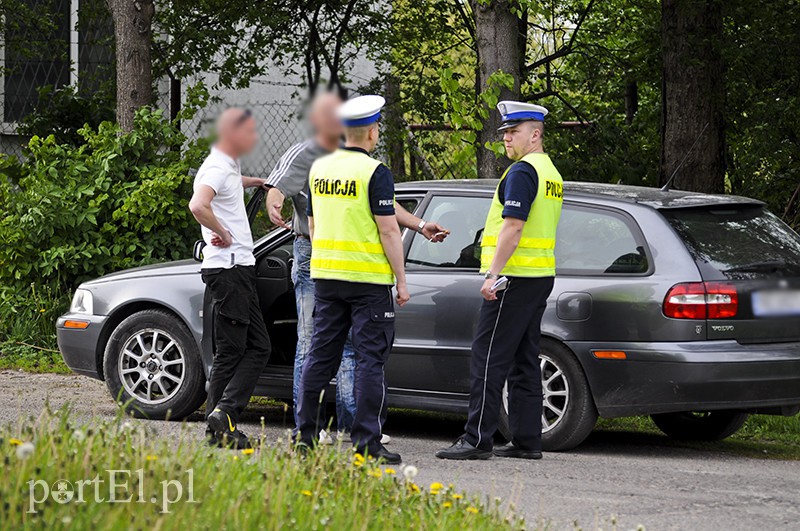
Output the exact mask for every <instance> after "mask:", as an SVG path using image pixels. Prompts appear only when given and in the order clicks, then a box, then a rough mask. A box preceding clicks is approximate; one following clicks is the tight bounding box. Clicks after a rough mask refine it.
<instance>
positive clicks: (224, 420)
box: [189, 108, 271, 448]
mask: <svg viewBox="0 0 800 531" xmlns="http://www.w3.org/2000/svg"><path fill="white" fill-rule="evenodd" d="M217 136H218V138H217V143H216V145H215V146H214V147H212V148H211V153H210V154H209V155H208V157H207V158H206V160H205V161H204V162H203V164H202V166H200V169H199V170H198V172H197V176H196V177H195V180H194V195H192V199H191V201H190V202H189V208H190V210H191V211H192V214H194V217H195V219H197V221H198V222H199V223H200V225H201V226H202V233H203V239H204V240H205V241H206V243H207V244H208V245H206V247H205V248H204V249H203V266H202V269H201V270H200V271H201V273H202V276H203V282H205V284H206V291H205V298H204V301H203V311H204V312H208V313H207V315H209V314H210V315H213V321H214V325H213V326H214V360H213V363H212V365H211V374H210V376H209V383H208V400H206V420H207V422H208V430H207V431H206V435H207V437H208V441H209V443H210V444H219V445H226V446H231V447H234V448H249V447H250V442H249V441H248V439H247V437H246V436H245V434H244V433H242V432H241V431H240V430H239V429H238V428H237V427H236V421H237V419H238V418H239V415H240V414H241V413H242V411H243V410H244V408H245V407H246V406H247V403H248V402H249V401H250V396H251V395H252V394H253V389H254V388H255V386H256V382H257V381H258V376H259V375H260V374H261V371H262V370H263V369H264V366H265V365H266V363H267V360H268V359H269V355H270V351H271V347H270V341H269V335H268V334H267V327H266V325H265V324H264V318H263V316H262V315H261V307H260V305H259V303H258V294H257V292H256V273H255V263H256V260H255V257H254V256H253V237H252V235H251V233H250V223H249V221H248V219H247V212H246V210H245V205H244V191H243V188H249V187H253V186H263V185H264V181H263V179H257V178H255V177H243V176H242V173H241V170H240V168H239V162H238V159H239V157H241V156H242V155H244V154H246V153H248V152H250V151H251V150H252V149H253V147H255V145H256V141H257V140H258V135H257V133H256V122H255V119H254V118H253V116H252V114H251V113H250V111H248V110H244V109H236V108H232V109H227V110H226V111H224V112H223V113H222V114H221V115H220V117H219V120H218V121H217Z"/></svg>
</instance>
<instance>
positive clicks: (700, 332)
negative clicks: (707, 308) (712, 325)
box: [694, 325, 703, 334]
mask: <svg viewBox="0 0 800 531" xmlns="http://www.w3.org/2000/svg"><path fill="white" fill-rule="evenodd" d="M694 331H695V332H696V333H698V334H702V333H703V325H697V326H695V327H694Z"/></svg>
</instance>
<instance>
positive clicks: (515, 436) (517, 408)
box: [436, 101, 562, 459]
mask: <svg viewBox="0 0 800 531" xmlns="http://www.w3.org/2000/svg"><path fill="white" fill-rule="evenodd" d="M497 108H498V110H499V111H500V113H501V114H502V117H503V124H502V126H501V127H500V130H501V131H503V142H504V143H505V148H506V153H507V154H508V156H509V158H511V159H512V160H514V161H516V162H514V164H512V165H511V166H510V167H509V168H508V170H506V172H505V174H503V177H502V178H501V180H500V184H499V185H498V186H497V191H496V192H495V195H494V199H492V205H491V207H490V209H489V215H488V217H487V219H486V227H485V229H484V232H483V240H482V242H481V272H482V273H484V274H485V278H486V280H485V282H484V284H483V287H482V288H481V294H482V295H483V298H484V299H485V300H484V301H483V305H482V306H481V311H480V317H479V320H478V327H477V330H476V332H475V339H474V342H473V344H472V360H471V365H470V399H469V418H468V420H467V424H466V426H465V430H464V431H465V433H464V435H462V436H461V437H460V438H459V439H458V440H457V441H456V442H455V443H454V444H453V445H452V446H450V447H449V448H445V449H442V450H439V451H438V452H437V453H436V456H437V457H440V458H442V459H488V458H490V457H491V456H492V455H493V454H494V455H495V456H498V457H517V458H523V459H540V458H541V457H542V375H541V369H540V366H539V338H540V335H541V332H540V327H541V322H542V314H543V313H544V310H545V307H546V305H547V297H548V296H549V295H550V292H551V291H552V289H553V282H554V277H555V272H556V260H555V255H554V254H553V250H554V248H555V244H556V228H557V226H558V219H559V217H560V215H561V201H562V180H561V175H560V174H559V173H558V170H556V168H555V166H553V163H552V162H551V161H550V157H548V156H547V155H546V154H545V153H544V151H543V149H542V134H543V132H544V117H545V115H546V114H547V109H545V108H544V107H541V106H539V105H532V104H529V103H521V102H514V101H502V102H500V103H499V104H498V105H497ZM506 379H507V380H508V391H509V396H508V415H509V423H510V427H511V433H512V440H511V442H509V443H508V444H507V445H506V446H502V447H499V448H493V443H492V438H493V436H494V433H495V431H496V430H497V422H498V414H499V412H500V406H501V400H502V396H501V393H502V390H503V384H504V383H505V382H506Z"/></svg>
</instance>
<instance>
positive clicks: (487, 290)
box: [481, 278, 497, 301]
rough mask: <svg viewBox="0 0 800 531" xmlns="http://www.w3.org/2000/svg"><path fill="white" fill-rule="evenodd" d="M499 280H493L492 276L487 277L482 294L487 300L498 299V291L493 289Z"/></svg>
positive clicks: (482, 287)
mask: <svg viewBox="0 0 800 531" xmlns="http://www.w3.org/2000/svg"><path fill="white" fill-rule="evenodd" d="M495 282H497V281H496V280H492V279H491V278H487V279H486V280H485V281H484V282H483V286H481V295H483V298H484V299H486V300H487V301H496V300H497V292H496V291H495V290H493V289H492V286H494V283H495Z"/></svg>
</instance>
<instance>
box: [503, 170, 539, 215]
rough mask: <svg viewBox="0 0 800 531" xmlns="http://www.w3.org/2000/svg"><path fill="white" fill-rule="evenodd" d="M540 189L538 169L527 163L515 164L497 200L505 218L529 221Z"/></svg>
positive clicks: (507, 175)
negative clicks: (501, 206) (529, 215)
mask: <svg viewBox="0 0 800 531" xmlns="http://www.w3.org/2000/svg"><path fill="white" fill-rule="evenodd" d="M538 189H539V175H538V174H537V173H536V169H535V168H534V167H533V166H531V165H530V164H528V163H527V162H525V161H519V162H515V163H514V165H513V166H511V169H509V170H508V174H506V178H505V179H503V180H502V181H501V182H500V186H499V187H498V188H497V198H498V199H499V200H500V203H501V204H502V205H503V217H504V218H515V219H521V220H522V221H528V214H530V212H531V206H533V201H534V200H535V199H536V191H537V190H538Z"/></svg>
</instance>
